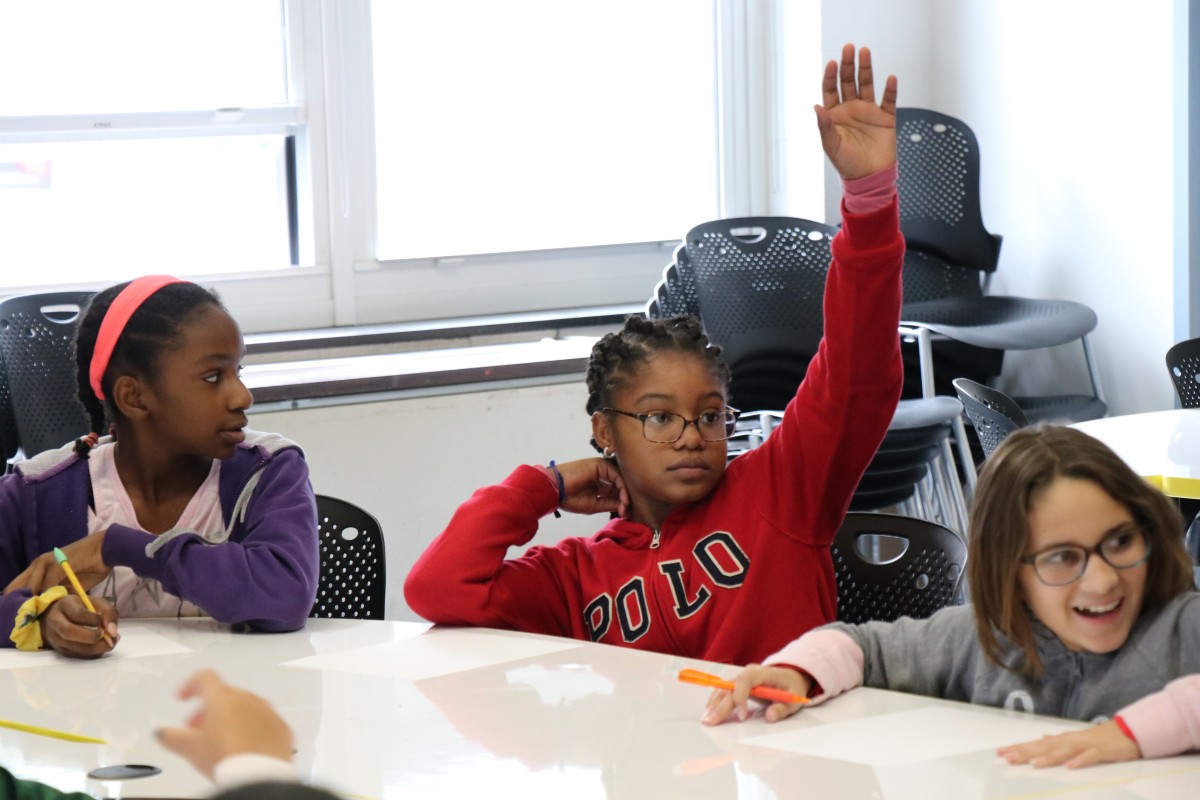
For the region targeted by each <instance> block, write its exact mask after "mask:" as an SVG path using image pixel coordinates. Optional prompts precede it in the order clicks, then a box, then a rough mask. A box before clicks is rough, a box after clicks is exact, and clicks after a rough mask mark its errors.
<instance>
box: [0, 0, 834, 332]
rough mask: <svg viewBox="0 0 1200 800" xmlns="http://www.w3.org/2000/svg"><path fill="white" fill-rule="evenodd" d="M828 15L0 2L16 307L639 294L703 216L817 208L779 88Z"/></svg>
mask: <svg viewBox="0 0 1200 800" xmlns="http://www.w3.org/2000/svg"><path fill="white" fill-rule="evenodd" d="M818 6H819V4H818V3H817V1H816V0H789V1H788V2H784V0H708V2H705V1H704V0H641V2H637V1H636V0H613V2H609V3H603V4H580V3H562V2H556V1H555V0H511V1H510V2H506V3H496V2H487V0H442V1H440V2H436V3H428V2H417V0H380V1H379V2H371V0H337V2H331V1H326V2H322V0H203V1H202V2H200V1H198V0H176V2H172V3H162V2H161V1H160V0H121V2H116V3H107V4H102V5H98V6H97V5H95V4H93V3H90V2H86V1H85V0H72V1H71V2H66V1H65V0H63V1H60V2H55V3H53V4H38V3H19V4H15V3H14V4H2V5H0V30H3V31H5V47H4V48H0V74H3V75H20V76H22V80H20V81H12V80H5V81H2V82H0V215H3V216H0V218H2V219H4V220H5V231H6V234H5V236H4V237H0V264H3V265H5V267H6V269H5V271H4V275H5V277H4V278H3V279H0V284H3V285H0V293H4V292H13V291H23V290H36V289H42V288H46V287H49V286H54V285H62V284H74V285H82V286H86V287H89V288H98V287H100V286H104V285H107V284H108V283H111V282H113V281H115V280H118V279H124V278H128V277H131V276H133V275H136V274H142V273H146V272H150V271H172V272H175V273H177V274H183V275H187V276H190V277H195V278H197V279H200V280H203V281H205V282H206V283H208V284H212V285H215V286H216V287H217V288H218V290H219V291H220V292H221V293H222V295H223V297H224V298H225V300H226V302H227V303H228V304H229V305H230V307H231V309H232V310H233V311H234V313H235V315H236V316H237V317H238V319H239V321H241V322H242V324H243V327H244V329H245V330H247V331H260V330H281V329H288V328H304V327H323V326H328V325H335V324H339V325H340V324H355V323H358V324H371V323H384V322H392V321H404V320H417V319H433V318H439V317H455V316H459V317H461V316H471V315H479V314H490V313H504V312H513V311H524V310H542V309H553V308H564V307H572V306H592V305H603V304H616V303H622V304H624V303H634V302H640V301H641V300H643V299H644V298H645V297H647V296H648V295H649V292H650V290H651V288H652V286H653V284H654V282H655V281H656V280H657V279H658V277H659V275H660V273H661V271H662V268H663V265H664V264H665V263H667V261H668V260H669V259H670V256H671V249H672V248H673V247H674V245H675V244H676V243H677V241H678V239H679V238H680V237H681V236H682V235H683V234H684V233H685V232H686V231H687V230H688V228H690V227H691V226H692V225H694V224H696V223H697V222H700V221H703V220H706V219H710V218H712V217H715V216H736V215H744V214H753V213H797V214H799V215H801V216H817V215H818V214H819V213H820V212H819V210H812V209H809V212H810V213H804V212H803V211H801V210H798V209H797V208H796V207H795V206H794V205H793V206H791V207H788V206H785V205H781V202H782V201H781V200H780V198H781V197H784V196H785V192H784V190H785V189H787V187H788V186H793V185H803V186H804V187H806V189H805V190H806V191H813V190H815V192H816V196H817V197H818V198H819V196H820V194H821V192H820V187H821V183H822V182H821V177H820V169H821V167H820V161H819V158H814V159H813V160H812V164H813V165H815V168H813V166H812V165H809V164H807V163H805V162H804V159H801V160H800V161H797V160H795V159H793V160H791V161H788V159H786V158H785V157H784V145H785V144H790V143H791V137H789V136H788V135H787V133H786V132H785V131H784V128H785V126H786V125H787V124H788V122H789V120H790V115H791V114H792V104H791V103H790V102H789V103H787V108H786V111H785V110H784V109H783V106H784V103H783V101H782V99H781V98H783V97H784V96H785V95H784V92H785V89H786V87H785V85H784V80H785V76H786V75H787V74H788V73H789V72H790V71H791V70H792V69H793V67H795V66H796V65H797V64H801V63H802V64H803V68H804V70H803V74H804V77H805V78H806V79H809V80H811V75H812V74H813V72H814V71H815V70H816V69H817V66H816V65H817V64H818V63H819V57H818V56H817V53H818V52H819V25H818V24H816V20H817V16H818ZM785 11H786V12H787V14H786V15H785V14H784V12H785ZM794 11H795V12H796V13H793V12H794ZM797 15H799V16H797ZM781 16H787V17H788V20H787V21H788V24H787V25H784V24H780V23H779V18H780V17H781ZM801 17H802V18H803V19H802V24H799V25H797V24H795V19H797V18H801ZM63 20H69V21H70V24H64V22H63ZM800 30H802V31H803V32H804V36H806V37H808V38H806V40H805V41H804V42H803V43H802V46H799V47H797V46H794V45H793V44H792V43H789V45H788V47H787V48H784V47H783V46H782V44H781V42H782V40H783V38H784V37H785V36H791V35H792V33H789V31H800ZM14 32H16V33H14ZM785 51H786V55H787V64H786V65H785V64H784V61H785V58H784V54H785ZM797 53H800V56H799V58H797ZM788 99H789V100H790V99H791V98H790V96H789V98H788ZM811 102H812V99H811V93H810V95H809V96H800V97H799V98H798V100H797V105H798V106H799V107H800V108H801V109H803V110H804V111H807V109H808V108H809V106H811ZM810 113H811V112H808V114H810ZM803 119H804V121H805V122H809V121H810V119H809V117H808V115H807V114H806V115H805V116H804V118H803ZM810 146H811V148H813V152H814V153H816V154H818V155H819V150H817V149H815V148H816V145H815V137H814V138H813V139H812V141H811V142H806V143H805V147H804V149H805V150H806V151H807V150H808V149H809V148H810ZM798 170H799V171H798ZM9 265H17V266H18V269H16V270H13V269H9V268H8V267H9Z"/></svg>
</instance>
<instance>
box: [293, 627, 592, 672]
mask: <svg viewBox="0 0 1200 800" xmlns="http://www.w3.org/2000/svg"><path fill="white" fill-rule="evenodd" d="M576 647H579V642H576V641H574V640H572V639H551V638H547V639H525V638H521V637H516V636H496V635H494V634H486V633H476V632H473V631H464V630H432V631H428V632H426V633H424V634H422V635H420V636H415V637H412V638H406V639H403V640H400V641H395V642H384V643H383V644H375V645H371V646H369V647H359V648H356V649H353V650H343V651H341V652H338V653H324V654H320V655H315V656H305V657H304V658H299V659H296V660H295V661H285V662H284V663H283V664H282V666H285V667H302V668H305V669H320V670H331V671H333V672H351V673H355V674H358V675H373V676H377V677H384V678H398V679H400V680H407V681H419V680H424V679H425V678H436V677H438V676H439V675H450V674H453V673H455V672H465V671H467V670H469V669H478V668H479V667H488V666H491V665H493V664H503V663H505V662H508V661H520V660H522V659H526V658H535V657H537V656H544V655H548V654H550V653H557V652H560V651H563V650H572V649H574V648H576Z"/></svg>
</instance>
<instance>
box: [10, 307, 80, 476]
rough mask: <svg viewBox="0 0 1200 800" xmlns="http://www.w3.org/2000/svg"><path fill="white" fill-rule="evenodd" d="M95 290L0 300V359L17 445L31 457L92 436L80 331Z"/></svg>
mask: <svg viewBox="0 0 1200 800" xmlns="http://www.w3.org/2000/svg"><path fill="white" fill-rule="evenodd" d="M92 294H93V293H92V292H50V293H46V294H30V295H20V296H17V297H9V298H6V299H5V300H2V301H0V361H2V362H3V364H4V376H5V379H6V383H7V389H8V394H9V398H10V402H11V406H12V412H13V424H14V426H15V430H16V436H17V442H18V444H19V445H20V448H21V450H22V451H23V452H24V454H25V455H26V456H33V455H36V454H38V453H40V452H42V451H43V450H49V449H51V448H55V447H61V446H62V445H64V444H66V443H67V442H69V441H71V440H72V439H77V438H79V437H80V436H83V435H85V434H87V433H88V431H89V428H90V423H89V422H88V418H87V414H86V412H84V410H83V406H82V405H81V404H80V402H79V398H78V388H77V384H76V380H75V345H74V342H75V330H76V328H77V327H78V325H79V316H80V314H81V313H82V310H83V309H84V308H85V307H86V306H87V304H88V302H89V301H90V300H91V298H92Z"/></svg>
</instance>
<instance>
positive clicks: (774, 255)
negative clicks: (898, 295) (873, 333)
mask: <svg viewBox="0 0 1200 800" xmlns="http://www.w3.org/2000/svg"><path fill="white" fill-rule="evenodd" d="M836 232H837V229H836V228H834V227H832V226H829V225H825V224H823V223H820V222H813V221H811V220H804V219H798V218H794V217H743V218H736V219H727V220H716V221H713V222H708V223H704V224H702V225H698V226H696V227H695V228H693V229H692V230H691V231H690V232H689V233H688V235H687V237H686V239H685V240H684V248H683V249H681V250H680V251H679V252H680V254H686V257H685V258H684V259H683V260H680V259H678V258H677V260H676V262H675V264H674V265H673V266H674V267H675V270H676V272H677V273H681V274H684V275H686V273H687V272H688V270H686V269H684V267H685V266H686V267H690V272H691V275H692V280H691V282H690V284H688V283H685V281H686V279H685V278H683V277H681V276H680V275H677V276H676V278H675V283H676V285H688V286H690V287H692V289H691V291H694V293H695V306H696V309H695V310H696V311H698V312H699V317H700V320H701V322H702V323H703V325H704V328H705V331H706V332H707V333H708V335H709V337H710V338H711V339H712V340H713V341H714V342H715V343H717V344H719V345H721V347H722V350H723V356H724V358H725V361H726V363H727V364H728V365H729V368H730V372H731V374H732V381H731V386H730V394H731V397H730V402H731V403H732V404H733V405H734V406H736V407H738V408H741V409H743V424H744V425H748V426H751V428H750V429H748V430H747V439H748V442H749V444H750V446H753V444H754V443H756V442H758V441H761V440H762V438H764V437H765V436H766V435H767V434H769V433H770V428H771V427H773V424H774V421H775V420H777V419H778V418H779V415H780V413H781V412H782V410H783V409H784V408H785V407H786V406H787V403H788V402H789V401H790V400H791V399H792V397H793V396H794V395H795V394H796V388H797V387H798V386H799V385H800V382H801V381H802V380H803V379H804V376H805V374H806V373H807V370H808V364H809V362H810V361H811V360H812V358H813V356H814V355H816V352H817V348H818V346H819V344H820V341H821V337H822V335H823V333H824V295H825V278H826V275H827V274H828V271H829V264H830V260H831V258H832V251H831V247H830V245H831V242H832V239H833V236H834V234H835V233H836ZM670 270H671V267H668V272H669V271H670ZM667 283H668V281H667V280H666V278H664V281H663V284H660V289H659V290H658V291H657V293H656V294H657V298H658V310H659V311H660V313H661V311H662V308H663V302H662V300H663V292H662V291H661V287H662V286H663V285H665V284H667ZM897 335H899V334H897ZM916 409H920V411H917V410H916ZM961 413H962V407H961V405H959V403H958V401H957V400H954V399H953V398H938V399H936V400H934V399H932V398H931V399H920V400H906V401H902V402H901V408H900V409H898V410H897V415H896V418H895V419H893V426H894V427H896V429H895V430H889V431H888V433H887V435H886V436H885V438H884V441H883V444H882V446H881V447H880V450H879V453H878V454H877V455H876V460H875V461H873V462H872V465H871V466H869V467H868V468H867V474H866V475H865V476H864V478H863V483H862V484H861V487H860V495H856V497H857V498H858V499H859V500H860V501H861V502H863V503H872V502H876V501H882V500H885V499H891V498H898V499H897V500H896V501H895V502H896V503H902V502H905V501H907V500H908V499H909V498H911V497H913V496H914V494H915V493H916V492H917V486H918V485H922V482H926V483H925V489H924V492H925V494H924V498H925V499H926V500H927V501H928V502H926V503H925V504H923V505H921V506H919V507H920V508H922V509H924V511H925V513H930V514H931V515H935V516H936V518H937V519H939V520H942V521H944V522H945V523H946V524H948V525H950V526H952V527H955V528H958V529H959V530H965V526H966V504H965V500H964V499H963V491H962V486H961V484H960V483H959V481H958V479H957V476H954V477H953V482H952V484H951V483H948V482H946V481H947V480H948V476H950V475H951V474H952V470H951V469H950V468H947V467H946V465H952V464H953V455H952V454H951V452H950V445H949V438H948V436H949V431H950V429H951V427H952V426H953V425H954V424H955V423H956V422H957V423H958V424H959V425H961V419H960V417H961ZM914 418H921V419H922V420H923V425H924V426H927V427H928V428H929V430H928V431H927V433H928V434H929V436H930V437H932V438H933V439H934V442H935V447H934V448H933V449H932V450H931V449H924V450H922V449H919V448H914V447H913V445H912V444H911V441H910V439H911V437H912V435H913V434H912V432H911V431H910V430H903V431H902V430H900V429H899V427H902V426H900V425H898V423H900V422H902V421H904V420H910V421H911V420H912V419H914ZM737 444H738V445H739V446H740V445H742V444H743V443H742V442H740V441H739V442H738V443H737ZM742 449H744V448H742ZM899 451H903V452H902V453H901V452H899ZM731 452H732V451H731ZM918 456H923V457H924V460H923V461H921V460H918V458H917V457H918ZM897 462H903V463H902V464H899V465H898V463H897ZM939 462H940V463H939ZM884 473H887V474H884ZM902 481H908V482H907V485H905V486H901V485H897V484H899V483H900V482H902ZM884 485H886V487H887V491H886V492H884V491H883V488H884ZM894 504H895V503H888V505H889V506H890V505H894ZM874 507H876V508H882V507H885V506H883V505H879V506H874Z"/></svg>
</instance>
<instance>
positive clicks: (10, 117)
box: [0, 0, 300, 283]
mask: <svg viewBox="0 0 1200 800" xmlns="http://www.w3.org/2000/svg"><path fill="white" fill-rule="evenodd" d="M64 20H70V24H63V21H64ZM0 30H4V31H5V36H4V40H5V46H4V47H3V48H0V74H2V75H5V76H9V78H10V79H6V80H4V81H2V82H0V117H2V120H0V218H2V219H4V220H5V235H4V236H3V237H0V263H3V264H5V265H15V266H18V267H19V268H20V270H21V272H20V274H23V275H36V276H37V279H38V280H39V282H46V283H71V282H79V281H101V282H112V281H115V280H119V279H123V278H127V277H129V276H131V275H135V274H138V273H143V272H154V271H164V270H165V269H170V270H172V271H176V272H181V273H191V274H206V273H221V272H245V271H248V270H257V269H277V268H280V267H287V266H290V265H291V264H292V263H293V261H294V260H295V258H294V252H295V250H296V247H295V242H294V241H293V239H294V235H293V228H294V226H293V224H292V222H291V219H290V216H289V214H290V209H291V207H292V205H293V203H292V202H291V199H290V196H289V191H290V187H291V185H292V181H291V177H290V170H291V169H292V167H293V162H292V161H291V159H290V152H291V149H292V148H291V145H290V144H289V142H288V137H289V136H290V135H291V134H292V133H293V131H294V129H295V127H296V123H297V121H298V119H299V117H300V115H299V114H298V113H297V110H296V109H295V108H292V107H289V105H288V102H289V88H288V84H289V73H288V68H287V67H288V63H287V52H286V47H285V37H284V31H285V24H284V9H283V6H282V5H281V3H280V2H278V0H248V1H247V0H219V1H214V0H204V1H203V2H172V3H162V2H157V0H123V2H120V3H104V4H97V3H90V2H55V3H5V4H3V5H0ZM12 76H21V77H20V79H19V80H13V79H11V77H12ZM12 274H14V273H10V275H12ZM8 280H10V281H11V280H12V278H11V277H10V278H9V279H8Z"/></svg>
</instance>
